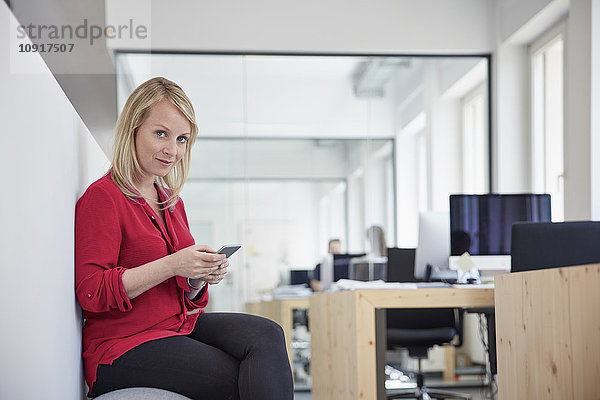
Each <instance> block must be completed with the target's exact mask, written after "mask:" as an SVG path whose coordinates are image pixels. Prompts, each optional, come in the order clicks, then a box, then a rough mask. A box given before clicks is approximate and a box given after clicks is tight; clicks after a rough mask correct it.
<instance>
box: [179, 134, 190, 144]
mask: <svg viewBox="0 0 600 400" xmlns="http://www.w3.org/2000/svg"><path fill="white" fill-rule="evenodd" d="M177 141H178V142H179V143H185V142H187V141H188V138H187V137H185V136H179V137H178V138H177Z"/></svg>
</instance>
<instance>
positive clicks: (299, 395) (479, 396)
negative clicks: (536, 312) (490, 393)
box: [294, 388, 490, 400]
mask: <svg viewBox="0 0 600 400" xmlns="http://www.w3.org/2000/svg"><path fill="white" fill-rule="evenodd" d="M453 390H456V391H459V392H462V393H467V394H470V395H471V396H473V399H472V400H487V399H490V397H487V396H484V395H483V393H482V392H481V390H480V389H479V388H457V389H453ZM311 399H312V397H311V395H310V392H295V393H294V400H311Z"/></svg>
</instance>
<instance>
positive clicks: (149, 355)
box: [93, 313, 293, 400]
mask: <svg viewBox="0 0 600 400" xmlns="http://www.w3.org/2000/svg"><path fill="white" fill-rule="evenodd" d="M136 386H141V387H155V388H160V389H166V390H169V391H172V392H175V393H180V394H182V395H184V396H187V397H190V398H192V399H194V400H204V399H216V398H218V399H241V400H258V399H263V400H291V399H292V398H293V386H292V378H291V371H290V366H289V361H288V359H287V352H286V349H285V341H284V338H283V331H282V330H281V328H280V327H279V325H277V324H275V323H273V322H272V321H270V320H267V319H264V318H260V317H255V316H251V315H246V314H235V313H209V314H203V315H201V316H200V317H199V318H198V321H197V322H196V327H195V328H194V330H193V331H192V333H190V335H188V336H176V337H170V338H164V339H159V340H154V341H151V342H147V343H144V344H142V345H140V346H138V347H136V348H134V349H132V350H130V351H128V352H127V353H125V354H124V355H122V356H121V357H119V358H118V359H117V360H115V361H114V362H113V364H112V365H100V366H99V367H98V379H97V381H96V383H95V384H94V388H93V389H94V394H95V395H100V394H103V393H106V392H109V391H112V390H117V389H121V388H126V387H136Z"/></svg>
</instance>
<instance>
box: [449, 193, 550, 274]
mask: <svg viewBox="0 0 600 400" xmlns="http://www.w3.org/2000/svg"><path fill="white" fill-rule="evenodd" d="M546 221H548V222H549V221H550V195H549V194H532V193H527V194H483V195H469V194H460V195H451V196H450V244H451V245H450V254H451V257H450V267H451V268H456V261H457V259H458V257H459V256H461V255H462V254H463V253H465V252H468V253H469V254H470V255H471V257H472V260H473V261H474V264H475V266H476V267H477V268H479V269H480V270H501V271H510V243H511V230H512V225H513V223H515V222H546Z"/></svg>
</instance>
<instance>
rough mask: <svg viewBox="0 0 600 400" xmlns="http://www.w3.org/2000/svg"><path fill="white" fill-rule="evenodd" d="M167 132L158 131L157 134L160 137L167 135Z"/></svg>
mask: <svg viewBox="0 0 600 400" xmlns="http://www.w3.org/2000/svg"><path fill="white" fill-rule="evenodd" d="M166 135H167V134H166V133H165V131H156V136H158V137H165V136H166Z"/></svg>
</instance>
